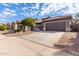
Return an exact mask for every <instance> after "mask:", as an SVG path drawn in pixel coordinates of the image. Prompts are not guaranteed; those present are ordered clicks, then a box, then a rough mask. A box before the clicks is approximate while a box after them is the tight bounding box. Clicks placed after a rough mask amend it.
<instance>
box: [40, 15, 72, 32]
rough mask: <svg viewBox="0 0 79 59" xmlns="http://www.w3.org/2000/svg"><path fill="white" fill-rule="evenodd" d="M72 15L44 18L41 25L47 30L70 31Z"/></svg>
mask: <svg viewBox="0 0 79 59" xmlns="http://www.w3.org/2000/svg"><path fill="white" fill-rule="evenodd" d="M71 19H72V16H56V17H47V18H43V19H42V22H41V23H40V25H42V27H41V28H42V29H43V30H45V31H70V30H71V29H70V24H71Z"/></svg>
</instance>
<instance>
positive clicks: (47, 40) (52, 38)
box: [20, 31, 64, 47]
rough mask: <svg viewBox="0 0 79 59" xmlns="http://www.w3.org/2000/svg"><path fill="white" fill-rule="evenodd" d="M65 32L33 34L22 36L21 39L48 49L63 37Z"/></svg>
mask: <svg viewBox="0 0 79 59" xmlns="http://www.w3.org/2000/svg"><path fill="white" fill-rule="evenodd" d="M63 34H64V32H55V31H46V32H42V31H41V32H33V33H32V34H30V35H24V36H20V38H22V39H25V40H29V41H33V42H35V43H38V44H42V45H45V46H48V47H53V45H54V44H55V43H56V42H57V41H58V40H59V39H60V38H61V37H62V35H63Z"/></svg>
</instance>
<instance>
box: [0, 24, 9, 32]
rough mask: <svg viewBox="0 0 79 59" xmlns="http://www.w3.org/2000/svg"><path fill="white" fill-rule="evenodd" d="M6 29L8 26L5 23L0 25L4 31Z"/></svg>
mask: <svg viewBox="0 0 79 59" xmlns="http://www.w3.org/2000/svg"><path fill="white" fill-rule="evenodd" d="M7 29H8V26H7V25H4V24H2V25H0V30H2V31H4V30H7Z"/></svg>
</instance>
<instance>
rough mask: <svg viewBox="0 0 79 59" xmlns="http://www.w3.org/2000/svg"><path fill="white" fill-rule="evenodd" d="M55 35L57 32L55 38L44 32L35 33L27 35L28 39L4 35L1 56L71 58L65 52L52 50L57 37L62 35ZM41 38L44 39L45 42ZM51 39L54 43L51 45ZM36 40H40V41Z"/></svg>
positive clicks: (0, 37) (1, 37)
mask: <svg viewBox="0 0 79 59" xmlns="http://www.w3.org/2000/svg"><path fill="white" fill-rule="evenodd" d="M55 33H56V32H54V36H53V33H48V34H47V33H43V32H40V33H37V32H34V33H33V34H30V35H27V36H26V37H25V36H22V38H20V37H6V36H4V35H0V55H8V56H10V55H12V56H20V55H21V56H57V55H68V56H69V55H71V54H69V53H66V52H63V51H62V50H60V49H54V48H52V45H53V43H54V42H56V41H54V40H55V39H57V37H58V38H60V37H59V36H60V35H61V34H60V33H59V36H57V35H58V34H55ZM49 34H50V35H49ZM39 35H40V36H39ZM23 37H24V38H23ZM40 37H41V38H42V39H43V41H42V39H41V38H40ZM53 37H56V38H53ZM28 38H30V40H28ZM49 38H51V39H52V41H53V42H52V43H50V41H51V40H50V39H49ZM34 39H35V40H34ZM36 39H38V41H37V40H36ZM45 39H46V40H45ZM47 39H48V40H47ZM31 40H33V41H31ZM34 41H37V42H38V43H35V42H34ZM39 41H40V42H39ZM44 41H45V42H44ZM47 41H48V43H47ZM39 43H40V44H39ZM51 44H52V45H51ZM46 45H47V46H46Z"/></svg>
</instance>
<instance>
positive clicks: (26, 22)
mask: <svg viewBox="0 0 79 59" xmlns="http://www.w3.org/2000/svg"><path fill="white" fill-rule="evenodd" d="M21 24H23V25H24V26H30V27H31V30H34V26H35V24H36V22H35V19H34V18H25V19H23V20H22V21H21Z"/></svg>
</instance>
